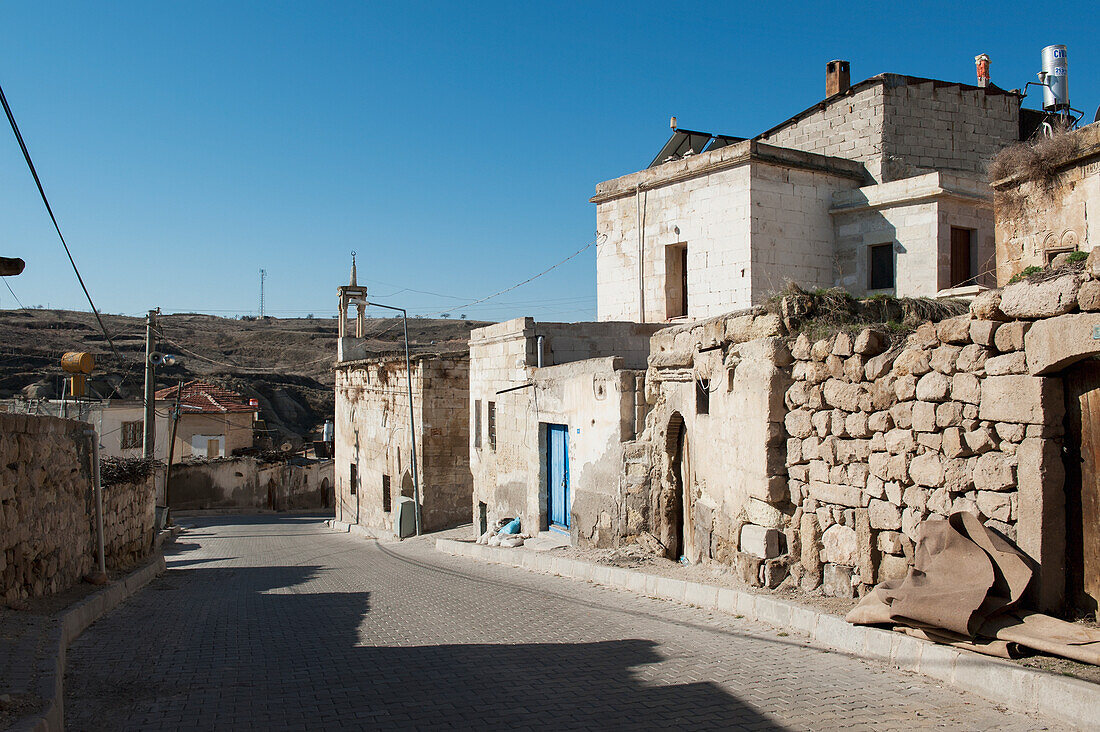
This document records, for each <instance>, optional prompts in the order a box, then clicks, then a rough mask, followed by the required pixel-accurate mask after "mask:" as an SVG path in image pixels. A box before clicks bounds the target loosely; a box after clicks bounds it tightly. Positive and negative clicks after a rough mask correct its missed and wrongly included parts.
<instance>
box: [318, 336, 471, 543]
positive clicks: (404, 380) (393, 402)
mask: <svg viewBox="0 0 1100 732" xmlns="http://www.w3.org/2000/svg"><path fill="white" fill-rule="evenodd" d="M412 368H413V374H412V391H413V402H414V405H415V409H414V414H413V417H414V421H415V425H416V450H417V455H416V458H417V470H418V471H419V474H420V489H421V521H422V526H423V528H424V529H425V530H427V531H434V530H438V529H443V528H447V527H449V526H453V525H454V524H455V523H459V522H461V521H465V520H466V517H467V516H468V515H469V505H470V479H469V462H468V457H467V455H468V444H469V442H468V434H469V427H468V424H469V423H468V422H467V421H466V420H468V415H469V411H468V406H467V404H468V401H467V400H468V398H469V361H468V357H467V356H466V355H465V354H459V355H448V356H439V355H419V356H415V357H414V358H413V361H412ZM408 389H409V382H408V373H407V371H406V369H405V360H404V357H399V358H397V357H387V358H381V359H372V360H369V361H363V362H352V363H348V364H341V365H340V366H339V367H338V368H337V369H336V421H335V427H336V466H337V467H336V518H337V519H339V520H340V521H346V522H348V523H358V524H362V525H364V526H370V527H372V528H375V529H379V530H383V531H392V530H393V519H394V514H393V509H394V507H396V505H397V502H398V498H400V497H401V496H403V495H404V496H408V497H410V498H411V497H412V496H413V478H412V460H411V459H410V452H411V442H412V440H411V438H410V435H409V403H408ZM353 464H354V465H355V466H356V468H357V471H358V476H359V478H358V485H357V486H356V491H355V493H354V494H353V493H352V491H351V484H350V481H351V466H352V465H353ZM387 482H388V484H389V502H390V503H389V509H390V510H388V511H387V510H384V509H385V508H386V506H385V500H384V495H383V494H384V491H385V485H386V483H387Z"/></svg>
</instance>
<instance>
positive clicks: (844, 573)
mask: <svg viewBox="0 0 1100 732" xmlns="http://www.w3.org/2000/svg"><path fill="white" fill-rule="evenodd" d="M822 585H823V587H822V591H823V592H824V593H825V594H826V595H827V596H828V597H843V598H846V599H847V598H853V597H855V596H856V588H855V585H853V584H852V567H846V566H844V565H840V564H826V565H825V566H824V571H823V574H822Z"/></svg>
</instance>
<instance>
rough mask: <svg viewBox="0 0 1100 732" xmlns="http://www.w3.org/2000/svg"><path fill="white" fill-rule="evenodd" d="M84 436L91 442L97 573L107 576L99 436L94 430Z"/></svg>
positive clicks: (86, 432)
mask: <svg viewBox="0 0 1100 732" xmlns="http://www.w3.org/2000/svg"><path fill="white" fill-rule="evenodd" d="M84 434H85V435H87V436H88V437H90V438H91V440H92V493H93V494H94V499H95V537H96V548H97V549H98V552H99V572H100V574H103V575H106V574H107V557H106V556H105V553H104V550H103V484H102V483H100V482H99V434H98V433H97V432H96V431H95V430H85V431H84Z"/></svg>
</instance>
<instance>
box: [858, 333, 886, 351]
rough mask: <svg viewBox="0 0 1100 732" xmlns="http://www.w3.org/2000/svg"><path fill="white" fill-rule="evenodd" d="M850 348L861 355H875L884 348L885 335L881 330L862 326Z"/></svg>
mask: <svg viewBox="0 0 1100 732" xmlns="http://www.w3.org/2000/svg"><path fill="white" fill-rule="evenodd" d="M852 349H853V350H854V351H855V352H856V353H858V354H860V355H863V356H877V355H879V354H880V353H882V352H883V351H884V350H885V349H886V336H885V335H884V334H883V333H882V331H878V330H872V329H870V328H864V329H863V330H862V331H860V333H859V335H858V336H856V340H855V343H854V344H853V346H852Z"/></svg>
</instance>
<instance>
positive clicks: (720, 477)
mask: <svg viewBox="0 0 1100 732" xmlns="http://www.w3.org/2000/svg"><path fill="white" fill-rule="evenodd" d="M781 333H782V324H781V322H780V320H779V318H778V317H777V316H774V315H769V314H767V313H765V312H763V311H760V310H755V311H745V312H741V313H733V314H730V315H726V316H722V317H719V318H712V319H710V320H707V321H702V322H699V323H693V324H685V325H682V326H673V327H670V328H667V329H665V330H662V331H660V332H659V333H657V334H656V335H655V336H654V337H653V353H652V355H651V356H650V361H649V369H648V371H647V372H646V399H647V402H648V403H649V404H650V406H651V409H650V411H649V414H648V416H647V418H646V426H645V430H644V432H643V433H642V434H641V435H639V437H638V439H637V440H636V441H635V442H633V443H630V444H628V445H627V446H626V448H625V452H624V465H623V475H624V479H625V484H624V496H625V501H626V508H627V509H628V516H629V517H630V519H631V520H630V521H628V522H627V523H626V525H625V527H624V528H625V529H626V530H627V531H629V532H630V534H633V535H636V534H639V533H641V532H643V531H648V532H650V533H652V534H653V535H654V537H655V538H656V539H657V540H658V541H660V542H661V543H662V544H663V545H664V546H665V547H666V550H667V552H669V553H671V554H675V553H676V545H677V544H679V545H680V553H682V554H683V555H684V556H686V557H687V558H688V559H689V560H691V561H696V562H698V561H704V562H709V561H717V562H720V563H723V564H733V565H735V566H736V567H737V569H738V571H740V572H743V573H745V575H746V576H750V577H751V581H752V582H753V583H754V584H755V583H757V582H758V577H759V575H760V572H761V566H762V560H761V559H760V558H755V557H750V556H747V555H745V556H742V555H741V554H740V552H739V548H740V545H741V540H740V537H741V533H742V527H743V526H744V525H745V524H755V525H760V526H767V527H769V528H773V529H775V530H779V529H782V528H784V527H786V526H787V524H788V523H789V517H790V515H791V513H792V511H793V507H791V506H789V505H788V504H789V501H788V492H787V481H786V468H785V465H784V457H785V455H784V448H785V432H784V430H783V418H784V414H785V407H784V404H783V399H782V395H783V393H784V392H785V391H786V384H787V383H788V382H789V380H790V377H789V375H788V372H789V368H788V367H789V364H790V353H789V351H788V350H787V347H786V345H785V343H784V342H783V340H782V339H780V338H778V337H777V336H779V335H780V334H781ZM703 380H705V381H703ZM704 387H705V389H706V391H707V393H708V394H709V396H708V398H707V403H706V408H705V409H703V408H701V407H700V402H699V392H700V391H701V390H702V389H703V388H704ZM681 430H682V431H684V432H686V445H687V453H688V459H687V460H686V461H684V460H683V458H682V457H681V460H680V468H679V473H680V476H681V481H682V482H679V483H678V481H677V480H676V477H675V476H676V472H677V468H676V465H675V463H676V459H677V458H676V455H677V453H678V452H679V450H680V448H679V439H680V435H681ZM681 486H682V493H683V494H686V500H684V496H683V495H682V494H681V492H680V489H681ZM685 516H686V519H685V518H684V517H685ZM681 521H682V522H683V525H681V524H680V522H681ZM769 571H770V570H769Z"/></svg>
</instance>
